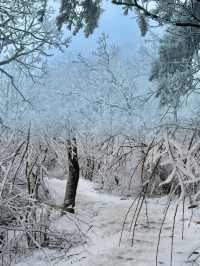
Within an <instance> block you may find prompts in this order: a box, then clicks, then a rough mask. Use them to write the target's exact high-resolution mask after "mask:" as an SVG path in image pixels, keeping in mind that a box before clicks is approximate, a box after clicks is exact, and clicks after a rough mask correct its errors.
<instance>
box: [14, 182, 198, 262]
mask: <svg viewBox="0 0 200 266" xmlns="http://www.w3.org/2000/svg"><path fill="white" fill-rule="evenodd" d="M48 183H49V187H50V190H51V193H52V195H53V196H54V200H55V204H57V205H61V204H62V202H63V197H64V191H65V181H64V180H58V179H50V180H48ZM131 203H132V200H131V199H120V197H116V196H112V195H108V194H103V193H100V192H98V191H97V190H96V189H95V185H94V184H92V183H91V182H88V181H85V180H80V184H79V189H78V197H77V209H76V214H75V215H73V214H69V215H71V216H70V218H71V220H70V219H69V217H67V216H66V215H64V216H57V217H55V219H54V221H53V223H54V224H55V226H56V228H57V229H59V230H60V231H62V230H64V229H65V228H67V229H68V230H69V228H70V226H71V227H72V228H73V226H74V227H77V228H79V230H80V231H81V233H82V234H83V236H85V237H86V240H87V241H85V242H84V244H82V245H79V246H77V247H76V248H73V249H71V250H70V251H69V253H67V254H66V255H65V256H62V257H61V255H60V253H59V252H58V251H52V250H51V251H49V250H44V252H45V253H44V252H41V251H35V252H33V254H32V255H31V256H29V257H27V258H23V259H22V260H21V262H19V263H17V264H15V265H16V266H45V265H58V266H68V265H76V266H130V265H131V266H133V265H135V266H147V265H148V266H149V265H152V266H153V265H155V254H156V246H157V241H158V232H159V228H160V225H161V222H162V217H163V210H164V208H165V206H166V198H162V199H149V200H148V201H147V205H148V216H149V222H150V223H149V226H147V219H146V214H145V213H146V212H145V208H144V210H143V211H142V214H141V217H140V219H139V221H138V225H137V226H136V231H135V237H134V243H133V247H131V238H132V232H130V222H131V220H132V216H133V211H132V212H131V213H130V215H129V216H128V220H127V223H126V224H125V230H124V235H123V239H122V242H121V245H120V247H119V239H120V234H121V229H122V222H123V219H124V216H125V214H126V212H127V210H128V208H129V206H130V205H131ZM174 210H175V203H174V204H173V205H172V206H171V207H170V209H169V215H168V216H167V219H166V222H165V224H164V227H163V232H162V238H161V243H160V248H159V258H158V265H170V254H171V241H172V237H171V235H172V224H173V215H174ZM198 211H199V210H197V212H196V215H194V216H193V217H192V220H191V223H190V226H189V227H188V224H189V221H190V212H188V211H187V210H186V215H185V224H184V227H185V233H184V240H182V239H181V238H182V237H181V231H182V224H183V223H182V207H179V210H178V213H177V218H176V221H177V223H176V226H175V237H174V248H173V265H174V266H184V265H195V264H192V263H191V262H190V261H189V260H187V257H188V255H189V253H190V252H191V251H192V248H194V247H198V244H199V246H200V237H199V236H200V225H198V223H197V222H196V221H198V215H197V214H198ZM199 217H200V216H199ZM69 220H70V221H71V224H70V223H69ZM199 220H200V218H199ZM74 223H75V225H74ZM72 230H73V229H72ZM199 250H200V249H199ZM196 251H197V252H196V255H195V256H198V250H196ZM199 252H200V251H199ZM55 257H59V258H58V259H55ZM53 258H54V259H53Z"/></svg>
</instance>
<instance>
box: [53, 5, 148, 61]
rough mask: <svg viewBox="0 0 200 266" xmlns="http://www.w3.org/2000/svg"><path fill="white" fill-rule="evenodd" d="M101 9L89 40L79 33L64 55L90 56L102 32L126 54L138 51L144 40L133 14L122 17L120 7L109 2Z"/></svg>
mask: <svg viewBox="0 0 200 266" xmlns="http://www.w3.org/2000/svg"><path fill="white" fill-rule="evenodd" d="M103 9H104V12H103V13H102V14H101V17H100V20H99V26H98V28H97V29H96V30H95V32H94V33H93V34H92V35H91V36H90V37H89V38H85V36H84V34H83V32H79V33H78V34H77V36H74V37H73V38H72V43H71V45H70V47H69V48H68V49H67V50H66V53H69V52H70V53H71V52H81V53H82V54H90V52H91V51H92V50H94V49H95V47H96V42H97V40H98V38H99V37H100V35H101V34H102V33H103V32H104V33H105V34H108V35H109V37H110V40H112V42H113V43H114V44H115V45H117V46H118V47H120V48H122V49H124V51H126V52H127V53H131V54H133V53H134V52H135V51H137V50H138V49H139V47H140V46H141V44H142V43H143V42H144V38H143V37H141V34H140V31H139V28H138V25H137V23H136V19H135V17H134V15H135V14H134V13H133V12H131V13H130V14H129V15H128V16H124V15H123V10H122V7H120V6H116V5H113V4H112V3H111V1H110V0H109V1H107V0H105V1H104V2H103ZM56 56H57V55H56ZM60 56H61V55H60ZM61 57H62V56H61Z"/></svg>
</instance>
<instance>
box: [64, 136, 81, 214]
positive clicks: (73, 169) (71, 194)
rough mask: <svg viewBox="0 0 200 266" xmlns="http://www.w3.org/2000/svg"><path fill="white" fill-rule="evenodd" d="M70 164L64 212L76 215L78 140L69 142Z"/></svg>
mask: <svg viewBox="0 0 200 266" xmlns="http://www.w3.org/2000/svg"><path fill="white" fill-rule="evenodd" d="M67 144H68V147H67V149H68V164H69V176H68V180H67V186H66V191H65V199H64V206H63V207H64V208H63V210H64V211H67V212H71V213H74V207H75V199H76V190H77V186H78V181H79V163H78V154H77V144H76V139H75V138H73V139H72V140H68V143H67Z"/></svg>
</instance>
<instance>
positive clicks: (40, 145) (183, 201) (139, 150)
mask: <svg viewBox="0 0 200 266" xmlns="http://www.w3.org/2000/svg"><path fill="white" fill-rule="evenodd" d="M60 135H62V134H60ZM76 136H77V137H76V138H77V140H78V141H77V149H78V152H79V153H78V160H79V165H80V178H81V179H80V181H79V185H78V191H77V199H76V207H75V214H74V213H70V212H68V211H66V209H65V208H64V202H65V197H66V181H67V179H68V176H69V175H70V173H69V171H70V167H69V165H70V157H68V156H69V154H68V152H69V146H68V139H66V138H64V137H57V136H50V135H47V134H44V135H36V134H35V135H34V134H33V133H31V130H30V129H29V130H28V131H27V132H24V133H23V132H19V131H16V132H10V131H9V130H4V131H2V134H1V145H2V149H1V164H0V167H1V189H0V196H1V201H0V211H1V219H0V230H1V235H0V236H1V246H0V247H1V249H0V257H1V263H2V265H5V266H6V265H17V266H24V265H38V266H39V265H41V266H43V265H71V264H75V265H102V264H105V265H115V264H116V265H132V264H133V263H134V264H135V265H160V264H163V265H177V266H179V265H198V261H199V257H200V256H199V248H200V242H199V238H198V234H199V230H200V228H199V224H200V222H199V219H200V217H199V214H198V212H199V207H198V206H199V182H200V179H199V169H200V168H199V155H200V146H199V145H200V141H199V130H198V129H194V130H191V129H190V130H188V129H184V128H178V129H177V128H174V129H172V128H171V129H170V130H167V129H165V130H163V132H160V133H159V134H157V135H155V136H154V137H153V138H144V136H143V137H142V138H141V135H140V137H138V136H127V135H115V136H109V137H104V138H102V136H101V137H100V136H96V137H94V136H93V137H92V138H91V139H88V137H87V139H85V138H84V134H81V133H80V132H79V133H78V134H76ZM86 143H87V145H86Z"/></svg>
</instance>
